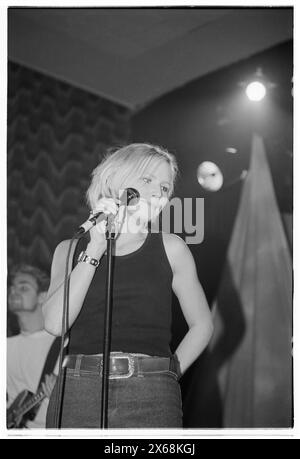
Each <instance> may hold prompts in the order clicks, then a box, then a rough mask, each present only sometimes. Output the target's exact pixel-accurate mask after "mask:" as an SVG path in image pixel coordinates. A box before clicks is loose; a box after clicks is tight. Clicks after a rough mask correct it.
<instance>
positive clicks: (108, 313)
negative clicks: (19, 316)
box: [101, 215, 116, 429]
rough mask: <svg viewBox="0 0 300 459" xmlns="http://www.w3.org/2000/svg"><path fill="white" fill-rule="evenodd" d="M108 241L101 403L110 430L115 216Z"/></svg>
mask: <svg viewBox="0 0 300 459" xmlns="http://www.w3.org/2000/svg"><path fill="white" fill-rule="evenodd" d="M105 235H106V240H107V250H106V258H107V267H106V300H105V303H106V304H105V313H104V341H103V367H102V403H101V428H102V429H107V428H108V419H107V411H108V390H109V358H110V345H111V323H112V285H113V283H112V274H113V273H112V261H113V260H112V249H113V241H114V240H115V237H116V229H115V223H114V216H113V215H109V217H108V219H107V226H106V233H105Z"/></svg>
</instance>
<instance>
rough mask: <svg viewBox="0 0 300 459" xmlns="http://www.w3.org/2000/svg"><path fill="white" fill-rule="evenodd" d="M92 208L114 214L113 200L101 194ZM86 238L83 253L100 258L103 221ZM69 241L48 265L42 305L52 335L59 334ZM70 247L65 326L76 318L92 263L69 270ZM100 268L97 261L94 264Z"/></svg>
mask: <svg viewBox="0 0 300 459" xmlns="http://www.w3.org/2000/svg"><path fill="white" fill-rule="evenodd" d="M95 210H100V211H102V212H104V213H107V214H109V213H113V214H116V212H117V206H116V202H115V201H114V200H113V199H111V198H101V199H100V200H99V202H98V204H97V208H96V209H95ZM90 238H91V240H90V242H89V244H88V246H87V248H86V253H87V254H88V255H89V256H90V257H92V258H95V259H96V260H100V258H101V257H102V255H103V254H104V252H105V249H106V239H105V222H104V221H102V222H100V223H98V224H97V225H96V226H94V227H93V228H92V229H91V230H90ZM68 247H69V241H63V242H61V243H60V244H59V245H58V246H57V248H56V250H55V253H54V256H53V261H52V267H51V281H50V287H49V290H48V295H47V299H46V301H45V303H44V305H43V314H44V319H45V329H46V330H47V331H48V332H49V333H51V334H52V335H58V336H59V335H61V323H62V312H63V298H64V278H65V269H66V268H65V266H66V258H67V252H68ZM73 254H74V250H73V252H72V253H71V256H70V264H69V269H68V274H69V276H68V277H69V279H70V290H69V316H68V326H69V327H71V326H72V324H73V323H74V321H75V319H76V318H77V316H78V314H79V312H80V310H81V308H82V305H83V302H84V299H85V296H86V294H87V291H88V289H89V286H90V284H91V282H92V279H93V277H94V274H95V269H96V268H95V267H94V266H92V265H91V264H88V263H78V264H77V265H76V266H75V268H74V269H73V270H72V260H73ZM97 269H101V265H100V266H99V267H98V268H97Z"/></svg>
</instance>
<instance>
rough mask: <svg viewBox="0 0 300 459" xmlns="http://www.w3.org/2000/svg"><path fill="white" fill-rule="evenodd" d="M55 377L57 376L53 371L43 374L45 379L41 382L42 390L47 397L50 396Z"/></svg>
mask: <svg viewBox="0 0 300 459" xmlns="http://www.w3.org/2000/svg"><path fill="white" fill-rule="evenodd" d="M56 378H57V377H56V376H55V375H54V374H53V373H51V375H46V376H45V381H44V382H43V383H42V390H43V392H44V394H45V395H46V397H48V398H50V395H51V392H52V391H53V388H54V386H55V382H56Z"/></svg>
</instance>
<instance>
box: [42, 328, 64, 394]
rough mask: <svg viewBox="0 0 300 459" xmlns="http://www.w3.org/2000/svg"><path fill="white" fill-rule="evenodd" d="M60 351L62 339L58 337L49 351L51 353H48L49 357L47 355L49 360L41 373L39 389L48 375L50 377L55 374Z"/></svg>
mask: <svg viewBox="0 0 300 459" xmlns="http://www.w3.org/2000/svg"><path fill="white" fill-rule="evenodd" d="M59 349H60V337H59V336H57V337H56V338H55V340H54V341H53V343H52V345H51V347H50V349H49V352H48V355H47V359H46V362H45V364H44V368H43V371H42V373H41V377H40V382H39V385H38V388H39V387H41V384H42V382H43V380H44V378H45V376H46V375H50V374H51V373H52V372H53V370H54V367H55V364H56V361H57V359H58V354H59Z"/></svg>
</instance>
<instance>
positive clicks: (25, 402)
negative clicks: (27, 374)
mask: <svg viewBox="0 0 300 459" xmlns="http://www.w3.org/2000/svg"><path fill="white" fill-rule="evenodd" d="M45 397H46V394H45V393H44V391H43V390H39V391H38V392H37V393H36V394H33V393H32V392H30V391H28V390H23V391H22V392H20V393H19V395H17V397H16V398H15V400H14V401H13V402H12V404H11V405H10V407H9V408H8V409H7V410H6V426H7V428H8V429H22V428H24V427H25V426H26V422H27V421H28V420H32V419H34V417H35V414H36V412H35V411H34V410H33V408H34V407H37V406H38V405H39V404H40V403H41V402H42V400H44V398H45Z"/></svg>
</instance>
